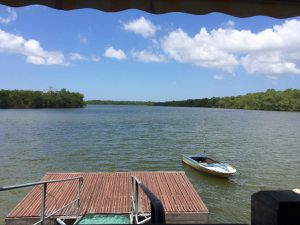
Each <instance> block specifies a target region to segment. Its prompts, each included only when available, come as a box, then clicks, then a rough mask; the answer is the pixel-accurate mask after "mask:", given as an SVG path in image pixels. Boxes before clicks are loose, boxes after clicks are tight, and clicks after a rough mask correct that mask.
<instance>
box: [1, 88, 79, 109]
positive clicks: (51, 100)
mask: <svg viewBox="0 0 300 225" xmlns="http://www.w3.org/2000/svg"><path fill="white" fill-rule="evenodd" d="M83 98H84V95H83V94H81V93H78V92H69V91H67V90H66V89H61V90H60V91H57V90H52V89H51V90H48V91H46V92H43V91H27V90H0V108H2V109H8V108H18V109H27V108H81V107H84V106H85V102H84V100H83Z"/></svg>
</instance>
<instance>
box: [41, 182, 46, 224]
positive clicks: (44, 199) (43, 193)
mask: <svg viewBox="0 0 300 225" xmlns="http://www.w3.org/2000/svg"><path fill="white" fill-rule="evenodd" d="M46 195H47V183H44V184H43V192H42V206H41V225H43V224H44V219H45V210H46Z"/></svg>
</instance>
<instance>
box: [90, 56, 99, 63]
mask: <svg viewBox="0 0 300 225" xmlns="http://www.w3.org/2000/svg"><path fill="white" fill-rule="evenodd" d="M91 60H92V61H93V62H99V61H100V57H99V56H96V55H92V56H91Z"/></svg>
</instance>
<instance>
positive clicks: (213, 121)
mask: <svg viewBox="0 0 300 225" xmlns="http://www.w3.org/2000/svg"><path fill="white" fill-rule="evenodd" d="M299 146H300V113H292V112H267V111H252V110H232V109H230V110H228V109H208V108H178V107H152V106H109V105H102V106H92V105H89V106H87V107H86V108H83V109H28V110H18V109H8V110H0V186H4V185H11V184H17V183H23V182H29V181H37V180H39V179H41V177H43V175H44V174H45V173H47V172H50V171H51V172H68V171H131V170H139V171H142V170H147V171H156V170H183V171H185V172H186V174H187V176H188V177H189V179H190V180H191V182H192V183H193V185H194V187H195V188H196V190H197V191H198V193H199V194H200V196H201V197H202V199H203V200H204V202H205V203H206V205H207V207H208V209H209V211H210V222H218V223H219V222H223V223H228V222H231V223H249V222H250V205H251V194H253V193H254V192H257V191H259V190H268V189H293V188H296V187H298V188H299V187H300V147H299ZM204 149H205V151H206V153H207V154H208V155H209V156H211V157H212V158H214V159H217V160H221V161H224V162H227V163H229V164H231V165H233V166H234V167H236V168H237V170H238V173H237V174H236V175H235V176H233V177H231V178H229V179H221V178H217V177H212V176H209V175H204V174H200V173H198V172H196V171H195V170H193V169H190V168H189V167H186V166H185V165H183V164H182V163H181V155H182V154H190V153H197V152H203V150H204ZM27 191H28V189H23V190H22V189H20V190H15V191H10V192H2V193H1V192H0V223H4V217H5V215H7V213H8V212H9V211H10V210H11V209H12V208H13V207H14V206H15V205H16V204H17V203H18V202H19V201H20V200H21V199H22V197H24V195H25V194H26V192H27Z"/></svg>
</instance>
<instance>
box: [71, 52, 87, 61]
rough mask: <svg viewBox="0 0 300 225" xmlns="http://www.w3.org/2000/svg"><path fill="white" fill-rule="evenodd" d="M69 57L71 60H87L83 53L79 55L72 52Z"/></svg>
mask: <svg viewBox="0 0 300 225" xmlns="http://www.w3.org/2000/svg"><path fill="white" fill-rule="evenodd" d="M70 59H71V60H73V61H78V60H79V61H82V60H87V58H86V57H85V56H83V55H80V54H79V53H77V52H73V53H71V54H70Z"/></svg>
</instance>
